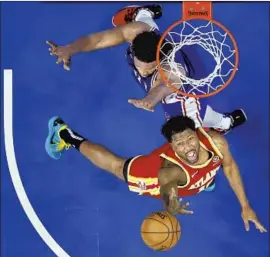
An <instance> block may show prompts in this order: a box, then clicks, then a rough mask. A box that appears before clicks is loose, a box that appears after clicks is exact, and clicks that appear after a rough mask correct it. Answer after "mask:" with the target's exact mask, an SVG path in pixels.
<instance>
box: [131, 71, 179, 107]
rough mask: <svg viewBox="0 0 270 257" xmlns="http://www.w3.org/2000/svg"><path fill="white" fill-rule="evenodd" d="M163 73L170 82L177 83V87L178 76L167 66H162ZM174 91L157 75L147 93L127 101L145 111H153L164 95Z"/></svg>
mask: <svg viewBox="0 0 270 257" xmlns="http://www.w3.org/2000/svg"><path fill="white" fill-rule="evenodd" d="M164 69H165V70H167V71H164V75H167V78H168V80H169V81H170V82H171V84H175V83H177V86H176V87H177V89H179V85H180V82H181V81H180V79H179V77H177V76H175V75H173V74H171V73H170V72H169V69H170V68H169V67H164ZM174 92H176V90H175V89H173V88H171V87H170V86H168V85H166V83H165V82H164V81H163V79H162V78H161V76H160V75H158V76H157V79H156V81H155V82H154V84H153V87H152V89H151V90H150V91H149V93H148V94H147V95H146V96H145V97H144V98H142V99H130V100H129V103H132V104H133V105H134V106H136V107H137V108H141V109H144V110H146V111H152V112H153V111H154V107H155V106H156V105H157V104H158V103H159V102H160V101H161V100H163V99H164V98H165V97H166V96H168V95H170V94H172V93H174Z"/></svg>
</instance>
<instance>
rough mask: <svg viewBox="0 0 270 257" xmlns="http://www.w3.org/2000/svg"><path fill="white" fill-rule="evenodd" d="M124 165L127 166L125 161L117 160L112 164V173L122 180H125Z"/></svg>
mask: <svg viewBox="0 0 270 257" xmlns="http://www.w3.org/2000/svg"><path fill="white" fill-rule="evenodd" d="M124 165H125V159H121V158H117V159H116V160H115V161H114V162H113V163H112V173H113V174H114V175H115V176H116V177H118V178H120V179H121V180H125V178H124V174H123V171H124Z"/></svg>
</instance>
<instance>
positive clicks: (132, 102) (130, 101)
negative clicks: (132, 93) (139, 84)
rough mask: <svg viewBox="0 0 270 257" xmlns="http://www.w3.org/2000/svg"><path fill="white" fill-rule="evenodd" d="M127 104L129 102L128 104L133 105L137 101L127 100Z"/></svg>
mask: <svg viewBox="0 0 270 257" xmlns="http://www.w3.org/2000/svg"><path fill="white" fill-rule="evenodd" d="M128 102H129V103H130V104H135V103H136V102H137V101H136V100H135V99H128Z"/></svg>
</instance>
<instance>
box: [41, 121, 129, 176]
mask: <svg viewBox="0 0 270 257" xmlns="http://www.w3.org/2000/svg"><path fill="white" fill-rule="evenodd" d="M71 146H72V147H74V148H76V149H77V150H78V151H79V152H80V153H81V154H82V155H83V156H85V157H86V158H87V159H89V160H90V161H91V162H92V163H93V164H94V165H95V166H97V167H98V168H100V169H103V170H106V171H108V172H110V173H112V174H114V175H115V176H116V177H118V178H119V179H121V180H126V179H125V177H124V175H123V170H124V166H125V162H126V161H127V160H126V159H124V158H121V157H119V156H117V155H115V154H114V153H112V152H111V151H109V150H108V149H106V148H105V147H104V146H102V145H99V144H95V143H92V142H90V141H88V140H87V139H86V138H84V137H83V136H81V135H79V134H78V133H76V132H75V131H73V130H72V129H70V128H69V127H68V126H67V125H66V124H65V123H64V121H63V120H62V119H61V118H59V117H53V118H51V119H50V121H49V134H48V137H47V140H46V144H45V148H46V151H47V153H48V154H49V156H50V157H52V158H53V159H59V158H60V157H61V155H62V153H63V151H65V150H68V149H69V148H70V147H71Z"/></svg>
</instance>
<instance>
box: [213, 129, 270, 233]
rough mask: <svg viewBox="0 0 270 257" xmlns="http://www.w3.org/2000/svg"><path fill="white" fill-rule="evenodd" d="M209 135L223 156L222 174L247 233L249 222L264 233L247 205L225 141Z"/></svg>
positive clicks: (243, 190) (234, 164)
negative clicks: (234, 198) (229, 187)
mask: <svg viewBox="0 0 270 257" xmlns="http://www.w3.org/2000/svg"><path fill="white" fill-rule="evenodd" d="M209 134H210V135H211V137H212V139H213V141H214V142H215V144H216V145H217V147H218V148H219V150H220V152H221V153H222V155H223V165H222V167H223V172H224V174H225V176H226V178H227V180H228V182H229V184H230V186H231V188H232V190H233V191H234V193H235V195H236V197H237V199H238V201H239V203H240V206H241V208H242V213H241V216H242V219H243V221H244V225H245V228H246V230H247V231H249V221H252V222H253V223H254V224H255V226H256V228H257V229H258V230H260V232H266V229H265V228H264V227H263V226H262V224H261V223H260V222H259V220H258V218H257V216H256V213H255V212H254V211H253V210H252V208H251V206H250V204H249V201H248V199H247V196H246V193H245V189H244V185H243V181H242V178H241V175H240V172H239V168H238V166H237V164H236V162H235V160H234V158H233V157H232V155H231V153H230V150H229V146H228V143H227V141H226V139H225V138H224V137H223V136H221V135H220V134H218V133H216V132H214V131H211V132H209Z"/></svg>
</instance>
